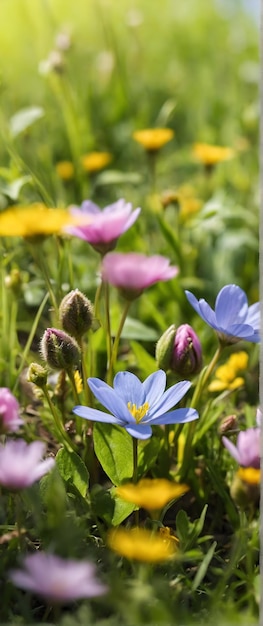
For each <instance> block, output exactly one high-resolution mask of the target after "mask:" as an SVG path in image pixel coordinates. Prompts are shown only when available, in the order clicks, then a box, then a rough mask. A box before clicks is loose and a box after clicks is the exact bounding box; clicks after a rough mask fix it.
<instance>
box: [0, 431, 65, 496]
mask: <svg viewBox="0 0 263 626" xmlns="http://www.w3.org/2000/svg"><path fill="white" fill-rule="evenodd" d="M45 449H46V446H45V444H44V443H42V441H33V443H29V444H27V443H26V441H24V440H23V439H16V440H14V441H13V440H12V439H10V440H9V441H6V443H5V444H0V485H3V487H6V488H7V489H15V490H16V489H25V488H26V487H29V486H30V485H32V484H33V483H35V482H36V481H37V480H39V479H40V478H42V476H44V475H45V474H47V473H48V472H49V471H50V470H51V469H52V468H53V467H54V465H55V460H54V459H46V460H45V461H42V456H43V454H44V452H45Z"/></svg>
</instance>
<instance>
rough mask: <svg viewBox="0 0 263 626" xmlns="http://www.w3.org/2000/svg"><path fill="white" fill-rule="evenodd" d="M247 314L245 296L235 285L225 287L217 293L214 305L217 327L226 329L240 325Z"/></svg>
mask: <svg viewBox="0 0 263 626" xmlns="http://www.w3.org/2000/svg"><path fill="white" fill-rule="evenodd" d="M247 314H248V302H247V296H246V294H245V292H244V291H243V289H240V287H238V286H237V285H226V286H225V287H223V289H221V291H219V294H218V296H217V298H216V304H215V315H216V321H217V324H218V326H221V327H222V328H225V330H227V329H228V327H229V326H232V325H233V324H242V322H244V321H245V320H246V317H247Z"/></svg>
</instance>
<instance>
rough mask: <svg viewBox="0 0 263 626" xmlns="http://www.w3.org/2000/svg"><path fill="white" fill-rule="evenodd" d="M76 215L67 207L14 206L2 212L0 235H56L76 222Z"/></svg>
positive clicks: (42, 205) (41, 205)
mask: <svg viewBox="0 0 263 626" xmlns="http://www.w3.org/2000/svg"><path fill="white" fill-rule="evenodd" d="M76 221H77V222H79V220H76V218H75V217H73V216H72V215H70V213H69V212H68V211H67V210H66V209H49V208H48V207H46V206H45V205H44V204H41V203H35V204H32V205H31V206H26V207H19V206H13V207H11V208H10V209H7V210H6V211H2V212H1V213H0V236H2V237H35V236H39V235H42V236H47V235H56V234H58V233H61V232H62V229H63V228H64V227H65V226H69V225H72V224H76Z"/></svg>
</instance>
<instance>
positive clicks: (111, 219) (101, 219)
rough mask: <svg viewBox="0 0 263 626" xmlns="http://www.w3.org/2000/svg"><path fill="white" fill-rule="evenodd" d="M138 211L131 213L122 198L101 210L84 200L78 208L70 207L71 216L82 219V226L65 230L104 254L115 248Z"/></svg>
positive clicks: (130, 206)
mask: <svg viewBox="0 0 263 626" xmlns="http://www.w3.org/2000/svg"><path fill="white" fill-rule="evenodd" d="M140 211H141V209H140V208H137V209H135V210H134V211H133V210H132V205H131V203H130V202H125V200H124V199H123V198H122V199H120V200H118V201H117V202H114V204H110V205H109V206H106V207H105V208H104V209H102V210H101V209H100V208H99V207H98V206H97V204H94V202H91V200H85V201H84V202H82V205H81V206H80V207H75V206H73V207H71V214H72V215H74V216H76V217H78V218H83V224H79V225H78V226H68V227H66V229H65V230H66V232H67V233H69V234H70V235H74V236H75V237H79V238H80V239H84V240H85V241H88V243H90V244H91V245H92V246H93V248H95V250H97V252H100V253H101V254H106V252H109V251H110V250H113V249H114V248H115V245H116V242H117V240H118V238H119V237H120V235H122V233H125V232H126V230H128V228H130V226H132V225H133V224H134V222H135V221H136V220H137V217H138V215H139V213H140Z"/></svg>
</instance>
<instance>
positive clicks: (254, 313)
mask: <svg viewBox="0 0 263 626" xmlns="http://www.w3.org/2000/svg"><path fill="white" fill-rule="evenodd" d="M185 293H186V297H187V299H188V301H189V302H190V304H191V305H192V307H193V308H194V309H195V311H196V312H197V313H198V315H200V317H202V319H203V320H204V321H205V322H206V323H207V324H208V325H209V326H211V327H212V328H214V329H215V331H216V332H217V334H218V336H219V338H220V340H221V341H222V342H223V343H225V344H231V343H236V342H237V341H239V340H240V339H245V340H246V341H252V342H253V343H258V342H259V341H260V333H259V327H260V314H259V302H256V303H255V304H252V306H248V301H247V296H246V294H245V292H244V291H243V289H240V287H238V286H237V285H226V286H225V287H223V289H221V291H219V294H218V296H217V298H216V303H215V310H214V311H213V309H211V307H210V306H209V304H208V303H207V302H206V301H205V300H203V299H201V300H197V298H196V297H195V296H194V295H193V294H192V293H191V292H190V291H185Z"/></svg>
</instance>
